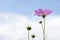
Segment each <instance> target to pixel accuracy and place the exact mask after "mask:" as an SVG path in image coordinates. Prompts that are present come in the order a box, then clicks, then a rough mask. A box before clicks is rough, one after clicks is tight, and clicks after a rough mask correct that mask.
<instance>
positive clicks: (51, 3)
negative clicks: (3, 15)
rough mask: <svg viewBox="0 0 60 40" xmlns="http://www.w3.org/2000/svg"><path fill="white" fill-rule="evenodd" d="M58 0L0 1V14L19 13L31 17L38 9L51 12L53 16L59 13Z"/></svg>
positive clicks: (59, 0)
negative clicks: (46, 9)
mask: <svg viewBox="0 0 60 40" xmlns="http://www.w3.org/2000/svg"><path fill="white" fill-rule="evenodd" d="M59 4H60V0H0V12H12V13H20V14H23V15H27V16H32V13H33V12H34V10H36V9H38V8H42V9H45V8H48V9H51V10H53V14H54V15H58V14H59V13H60V11H59V10H60V5H59Z"/></svg>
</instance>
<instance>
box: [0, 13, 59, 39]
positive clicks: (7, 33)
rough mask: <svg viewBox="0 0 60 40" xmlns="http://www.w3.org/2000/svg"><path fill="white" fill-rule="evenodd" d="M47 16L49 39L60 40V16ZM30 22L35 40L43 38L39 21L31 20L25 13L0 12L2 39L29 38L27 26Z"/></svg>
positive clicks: (0, 36)
mask: <svg viewBox="0 0 60 40" xmlns="http://www.w3.org/2000/svg"><path fill="white" fill-rule="evenodd" d="M47 18H48V19H46V32H47V34H46V35H47V40H57V39H58V40H60V38H59V37H60V16H52V17H51V16H50V17H47ZM29 24H30V25H31V27H32V30H31V31H30V35H31V34H36V38H35V40H42V29H41V25H40V24H39V23H37V22H34V21H32V20H30V19H29V18H28V17H26V16H24V15H20V14H13V13H0V40H19V39H20V40H27V30H26V26H27V25H29ZM30 39H31V37H30Z"/></svg>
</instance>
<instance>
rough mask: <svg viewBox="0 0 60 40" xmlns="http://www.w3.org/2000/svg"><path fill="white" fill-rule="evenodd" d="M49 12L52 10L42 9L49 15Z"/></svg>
mask: <svg viewBox="0 0 60 40" xmlns="http://www.w3.org/2000/svg"><path fill="white" fill-rule="evenodd" d="M50 13H52V10H49V9H44V14H46V15H49V14H50Z"/></svg>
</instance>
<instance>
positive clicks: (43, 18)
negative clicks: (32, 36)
mask: <svg viewBox="0 0 60 40" xmlns="http://www.w3.org/2000/svg"><path fill="white" fill-rule="evenodd" d="M43 20H44V29H43V40H45V18H43Z"/></svg>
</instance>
